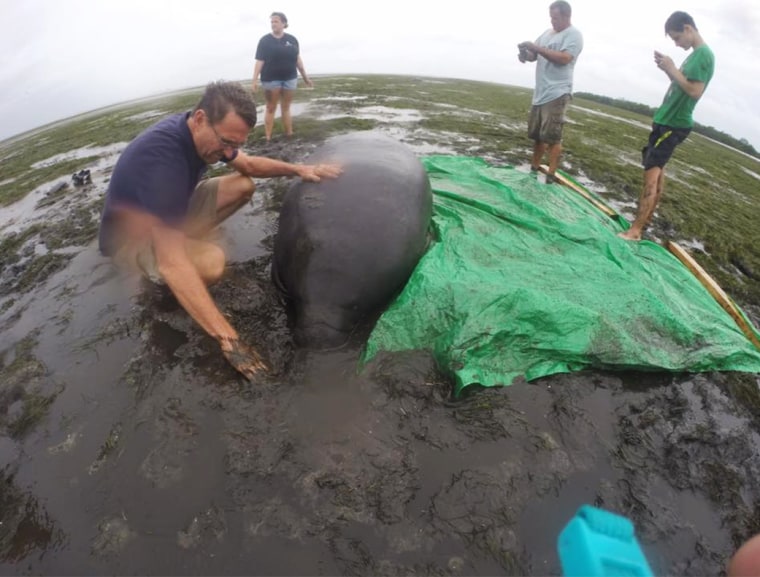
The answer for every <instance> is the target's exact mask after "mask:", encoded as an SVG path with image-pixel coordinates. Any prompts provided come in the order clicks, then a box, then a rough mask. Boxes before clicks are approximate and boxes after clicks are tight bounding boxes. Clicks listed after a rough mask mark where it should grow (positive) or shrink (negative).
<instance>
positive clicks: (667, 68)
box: [654, 50, 705, 100]
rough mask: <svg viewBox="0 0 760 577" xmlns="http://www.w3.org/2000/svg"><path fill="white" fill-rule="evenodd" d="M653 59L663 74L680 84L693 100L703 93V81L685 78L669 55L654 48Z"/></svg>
mask: <svg viewBox="0 0 760 577" xmlns="http://www.w3.org/2000/svg"><path fill="white" fill-rule="evenodd" d="M654 61H655V64H657V68H659V69H660V70H662V71H663V72H665V74H667V75H668V78H670V80H671V81H672V82H675V83H677V84H678V86H680V87H681V88H682V89H683V91H684V92H685V93H686V94H688V95H689V97H691V98H693V99H694V100H699V99H700V97H701V96H702V94H704V92H705V83H704V82H699V81H698V80H689V79H688V78H686V76H684V74H683V72H681V71H680V70H679V69H678V67H677V66H676V65H675V63H674V62H673V59H672V58H671V57H670V56H666V55H665V54H662V53H661V52H657V51H656V50H655V52H654Z"/></svg>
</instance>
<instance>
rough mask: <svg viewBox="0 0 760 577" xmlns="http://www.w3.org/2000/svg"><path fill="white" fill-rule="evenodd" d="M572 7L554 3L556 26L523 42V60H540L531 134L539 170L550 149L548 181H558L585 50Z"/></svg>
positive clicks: (535, 166)
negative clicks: (565, 128)
mask: <svg viewBox="0 0 760 577" xmlns="http://www.w3.org/2000/svg"><path fill="white" fill-rule="evenodd" d="M571 16H572V8H571V7H570V4H568V3H567V2H565V1H564V0H557V1H556V2H552V4H551V5H550V6H549V17H550V19H551V23H552V27H551V28H550V29H548V30H547V31H546V32H544V33H543V34H541V36H539V37H538V39H537V40H536V41H535V42H529V41H528V42H521V43H520V44H518V45H517V47H518V49H519V50H520V52H519V54H518V56H517V58H518V60H519V61H520V62H536V87H535V90H534V91H533V106H532V107H531V110H530V118H529V119H528V137H529V138H530V139H532V140H533V142H534V144H533V158H532V159H531V163H530V168H531V170H533V171H537V170H538V168H539V166H540V164H541V160H542V159H543V156H544V153H545V152H547V151H548V152H549V172H548V174H547V176H546V182H547V183H551V182H554V181H555V176H554V174H555V172H556V171H557V167H558V166H559V157H560V154H561V152H562V128H563V126H564V123H565V110H566V109H567V105H568V103H569V102H570V99H571V97H572V92H573V71H574V69H575V62H576V61H577V60H578V56H579V55H580V53H581V50H583V35H582V34H581V32H580V30H578V29H577V28H575V27H574V26H573V25H572V24H571V22H570V19H571Z"/></svg>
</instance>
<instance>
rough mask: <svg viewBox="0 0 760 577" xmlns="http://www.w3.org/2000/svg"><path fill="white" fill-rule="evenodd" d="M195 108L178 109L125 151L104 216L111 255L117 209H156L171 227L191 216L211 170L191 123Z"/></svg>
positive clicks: (105, 249) (105, 244)
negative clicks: (193, 200) (195, 198)
mask: <svg viewBox="0 0 760 577" xmlns="http://www.w3.org/2000/svg"><path fill="white" fill-rule="evenodd" d="M189 116H190V113H189V112H185V113H180V114H174V115H172V116H169V117H167V118H164V119H163V120H161V121H159V122H158V123H156V124H154V125H153V126H151V127H150V128H148V129H146V130H145V131H144V132H142V133H141V134H140V135H139V136H138V137H137V138H135V139H134V140H133V141H132V142H130V143H129V145H128V146H127V147H126V148H125V149H124V152H122V153H121V156H120V157H119V160H118V161H117V162H116V166H115V167H114V169H113V174H112V175H111V181H110V182H109V184H108V191H107V192H106V202H105V207H104V209H103V216H102V218H101V221H100V234H99V239H98V240H99V244H100V251H101V252H102V253H103V254H104V255H106V256H111V255H113V254H114V252H116V250H118V248H119V247H117V246H114V239H113V238H112V236H113V232H114V231H113V209H114V207H116V206H120V205H125V206H129V207H133V208H139V209H142V210H144V211H146V212H148V213H150V214H153V215H155V216H157V217H158V218H160V219H161V220H162V221H164V222H165V223H166V224H168V225H170V226H174V225H177V224H179V223H180V222H181V221H182V220H183V219H184V217H185V214H186V213H187V208H188V201H189V199H190V196H191V195H192V194H193V191H194V190H195V187H196V186H197V184H198V182H199V181H200V179H201V177H202V176H203V174H204V173H205V172H206V168H207V166H206V163H205V161H204V160H203V159H202V158H201V157H200V156H198V153H197V152H196V150H195V145H194V144H193V138H192V136H191V134H190V129H189V128H188V126H187V119H188V117H189Z"/></svg>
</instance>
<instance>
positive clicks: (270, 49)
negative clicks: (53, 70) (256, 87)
mask: <svg viewBox="0 0 760 577" xmlns="http://www.w3.org/2000/svg"><path fill="white" fill-rule="evenodd" d="M298 52H299V48H298V40H296V37H295V36H291V35H290V34H283V36H282V38H275V37H274V36H272V35H271V34H267V35H265V36H262V37H261V40H259V45H258V46H257V47H256V60H263V61H264V66H262V67H261V81H262V82H270V81H272V80H279V81H282V82H285V81H287V80H293V79H294V78H298V68H297V66H296V64H297V62H298Z"/></svg>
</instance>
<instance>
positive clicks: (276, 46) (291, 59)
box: [253, 12, 314, 142]
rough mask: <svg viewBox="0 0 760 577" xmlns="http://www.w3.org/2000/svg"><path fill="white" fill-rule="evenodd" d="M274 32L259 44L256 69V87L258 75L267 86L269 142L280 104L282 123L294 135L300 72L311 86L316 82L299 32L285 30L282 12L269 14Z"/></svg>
mask: <svg viewBox="0 0 760 577" xmlns="http://www.w3.org/2000/svg"><path fill="white" fill-rule="evenodd" d="M269 21H270V23H271V26H272V33H271V34H266V35H265V36H262V37H261V40H259V45H258V46H257V47H256V66H255V67H254V69H253V91H254V92H256V91H257V90H258V84H259V81H258V78H259V75H261V86H262V88H263V89H264V99H265V100H266V113H265V114H264V134H265V136H266V139H267V142H269V140H271V138H272V127H273V126H274V113H275V112H276V111H277V104H278V103H279V104H280V113H281V115H282V124H283V126H284V128H285V134H286V135H288V136H292V135H293V119H292V117H291V116H290V103H291V102H293V95H294V94H295V90H296V87H297V86H298V72H300V73H301V76H302V77H303V80H304V82H305V83H306V85H307V86H309V87H310V88H311V87H312V86H313V85H314V84H313V83H312V81H311V80H310V79H309V77H308V76H307V74H306V69H305V68H304V66H303V61H302V60H301V55H300V52H299V48H298V40H296V38H295V36H292V35H290V34H286V33H285V28H287V27H288V19H287V18H286V17H285V14H283V13H282V12H272V15H271V16H270V17H269Z"/></svg>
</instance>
